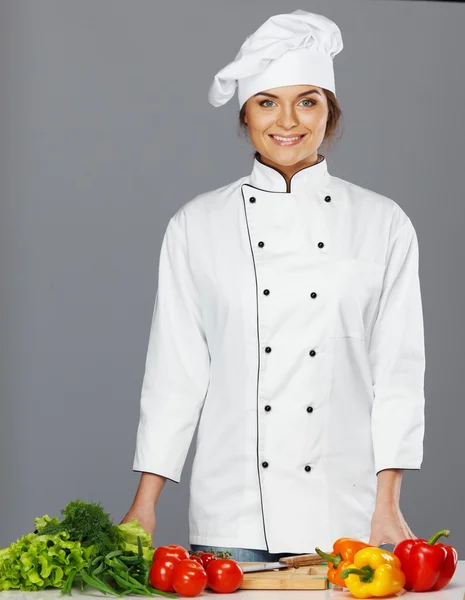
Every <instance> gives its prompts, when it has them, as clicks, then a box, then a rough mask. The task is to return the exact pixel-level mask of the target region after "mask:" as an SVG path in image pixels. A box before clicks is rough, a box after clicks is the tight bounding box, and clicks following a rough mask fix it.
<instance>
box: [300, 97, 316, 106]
mask: <svg viewBox="0 0 465 600" xmlns="http://www.w3.org/2000/svg"><path fill="white" fill-rule="evenodd" d="M302 102H310V104H306V105H305V106H314V105H315V104H316V102H315V101H314V100H310V98H305V99H304V100H302Z"/></svg>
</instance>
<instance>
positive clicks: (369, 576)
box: [341, 565, 375, 583]
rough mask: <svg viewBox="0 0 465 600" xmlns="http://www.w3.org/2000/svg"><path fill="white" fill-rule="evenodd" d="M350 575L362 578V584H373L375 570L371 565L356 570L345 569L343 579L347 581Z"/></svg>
mask: <svg viewBox="0 0 465 600" xmlns="http://www.w3.org/2000/svg"><path fill="white" fill-rule="evenodd" d="M349 575H358V576H359V577H360V581H361V582H363V583H371V582H372V581H373V579H374V576H375V570H374V569H373V568H372V567H370V566H369V565H366V566H365V567H362V568H361V569H354V568H351V569H350V568H349V569H344V570H343V571H342V573H341V578H342V579H345V578H346V577H348V576H349Z"/></svg>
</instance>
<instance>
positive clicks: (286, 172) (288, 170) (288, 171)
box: [254, 151, 324, 191]
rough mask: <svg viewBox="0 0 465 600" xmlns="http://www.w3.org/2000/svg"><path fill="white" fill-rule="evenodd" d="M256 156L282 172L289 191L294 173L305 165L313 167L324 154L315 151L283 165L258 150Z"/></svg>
mask: <svg viewBox="0 0 465 600" xmlns="http://www.w3.org/2000/svg"><path fill="white" fill-rule="evenodd" d="M254 156H255V158H256V159H257V160H259V161H260V162H262V163H263V164H264V165H267V166H268V167H271V168H272V169H275V170H276V171H278V172H279V173H281V175H282V176H283V177H284V179H285V180H286V187H287V191H289V190H290V182H291V179H292V177H293V175H295V174H296V173H297V172H298V171H300V170H301V169H304V168H305V167H311V166H312V165H316V164H317V163H319V162H321V161H322V160H323V158H324V157H323V156H321V155H320V154H318V152H315V153H314V154H312V155H311V156H309V157H307V158H306V159H305V160H301V161H299V162H296V163H294V164H293V165H281V164H279V163H275V162H274V161H272V160H270V159H269V158H267V157H266V156H262V155H261V154H260V152H258V151H256V152H255V155H254Z"/></svg>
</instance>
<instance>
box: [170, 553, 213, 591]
mask: <svg viewBox="0 0 465 600" xmlns="http://www.w3.org/2000/svg"><path fill="white" fill-rule="evenodd" d="M206 585H207V573H206V572H205V569H204V568H203V567H202V566H200V565H199V563H198V562H196V561H195V560H190V559H189V558H186V559H184V560H180V561H179V562H178V563H176V565H175V567H174V570H173V587H174V589H175V591H176V592H177V593H178V594H180V595H181V596H197V595H198V594H200V593H201V592H203V590H204V589H205V587H206Z"/></svg>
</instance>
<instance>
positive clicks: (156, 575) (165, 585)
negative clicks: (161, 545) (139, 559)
mask: <svg viewBox="0 0 465 600" xmlns="http://www.w3.org/2000/svg"><path fill="white" fill-rule="evenodd" d="M179 561H180V559H179V558H175V557H171V558H155V560H154V561H153V563H152V566H151V567H150V573H149V581H150V583H151V585H152V586H153V587H154V588H156V589H157V590H162V591H164V592H174V591H175V590H174V587H173V571H174V567H175V565H176V564H177V563H178V562H179Z"/></svg>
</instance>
